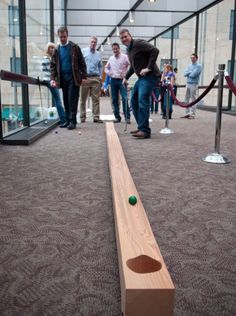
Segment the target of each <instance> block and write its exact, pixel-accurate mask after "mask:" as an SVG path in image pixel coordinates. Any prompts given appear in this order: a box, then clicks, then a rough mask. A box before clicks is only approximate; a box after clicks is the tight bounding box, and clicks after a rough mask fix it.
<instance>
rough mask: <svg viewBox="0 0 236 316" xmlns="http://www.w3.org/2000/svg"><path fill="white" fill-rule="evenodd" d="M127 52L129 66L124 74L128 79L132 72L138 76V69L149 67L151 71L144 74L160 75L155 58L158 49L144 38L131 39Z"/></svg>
mask: <svg viewBox="0 0 236 316" xmlns="http://www.w3.org/2000/svg"><path fill="white" fill-rule="evenodd" d="M127 54H128V57H129V61H130V68H129V70H128V72H127V73H126V75H125V78H126V79H127V80H128V79H129V78H130V77H131V76H132V74H133V73H136V75H137V76H140V71H141V70H142V69H144V68H149V69H151V71H150V72H149V73H147V75H146V76H155V77H160V76H161V73H160V70H159V68H158V67H157V64H156V60H157V56H158V54H159V49H157V48H156V47H154V46H153V45H151V44H150V43H148V42H147V41H145V40H142V39H137V40H134V39H132V41H131V43H130V46H129V47H128V49H127Z"/></svg>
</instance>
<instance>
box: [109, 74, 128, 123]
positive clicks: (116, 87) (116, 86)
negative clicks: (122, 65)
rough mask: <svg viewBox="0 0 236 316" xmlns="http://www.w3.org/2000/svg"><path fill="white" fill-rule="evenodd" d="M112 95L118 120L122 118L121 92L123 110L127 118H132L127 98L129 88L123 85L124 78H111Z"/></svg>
mask: <svg viewBox="0 0 236 316" xmlns="http://www.w3.org/2000/svg"><path fill="white" fill-rule="evenodd" d="M110 84H111V97H112V105H113V108H114V115H115V118H116V119H117V120H119V121H120V120H121V117H120V109H119V92H120V94H121V98H122V105H123V112H124V116H125V119H126V120H129V119H130V111H129V105H128V103H127V102H128V100H127V88H126V87H124V86H123V84H122V79H114V78H111V83H110Z"/></svg>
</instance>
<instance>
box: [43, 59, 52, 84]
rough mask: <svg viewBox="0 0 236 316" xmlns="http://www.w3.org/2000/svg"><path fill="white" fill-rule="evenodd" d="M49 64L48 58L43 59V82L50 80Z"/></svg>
mask: <svg viewBox="0 0 236 316" xmlns="http://www.w3.org/2000/svg"><path fill="white" fill-rule="evenodd" d="M50 62H51V60H50V58H49V57H48V56H44V57H43V60H42V71H43V80H45V81H50V80H51V71H50Z"/></svg>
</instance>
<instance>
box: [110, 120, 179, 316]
mask: <svg viewBox="0 0 236 316" xmlns="http://www.w3.org/2000/svg"><path fill="white" fill-rule="evenodd" d="M106 133H107V144H108V145H107V146H108V155H109V165H110V174H111V184H112V193H113V205H114V212H115V226H116V242H117V250H118V259H119V270H120V271H119V272H120V284H121V304H122V312H123V315H124V316H170V315H173V306H174V285H173V282H172V280H171V278H170V275H169V273H168V271H167V268H166V265H165V263H164V260H163V258H162V256H161V253H160V249H159V247H158V245H157V243H156V240H155V238H154V235H153V232H152V229H151V226H150V224H149V221H148V218H147V215H146V212H145V209H144V207H143V204H142V202H141V200H140V197H139V194H138V192H137V189H136V187H135V184H134V182H133V179H132V177H131V174H130V171H129V168H128V166H127V163H126V160H125V157H124V153H123V150H122V147H121V144H120V141H119V138H118V136H117V133H116V131H115V128H114V124H113V123H106ZM131 195H135V196H136V197H137V201H138V202H137V204H135V205H131V204H129V202H128V198H129V196H131Z"/></svg>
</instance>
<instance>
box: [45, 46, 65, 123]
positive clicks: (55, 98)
mask: <svg viewBox="0 0 236 316" xmlns="http://www.w3.org/2000/svg"><path fill="white" fill-rule="evenodd" d="M55 47H56V45H55V44H54V43H48V44H47V46H46V49H45V56H44V57H43V60H42V72H43V82H44V83H45V84H46V85H47V87H48V89H49V90H50V92H51V95H52V102H53V106H55V107H56V108H57V112H58V116H59V118H60V125H59V126H60V127H63V126H64V124H65V123H66V113H65V110H64V108H63V106H62V103H61V97H60V93H59V90H58V89H57V88H56V87H52V86H51V85H50V79H51V71H50V62H51V58H52V55H53V53H54V50H55Z"/></svg>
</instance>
